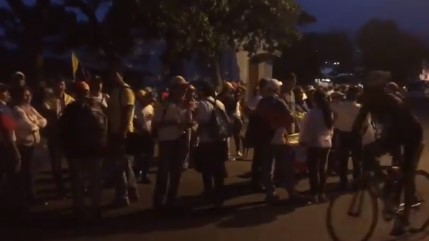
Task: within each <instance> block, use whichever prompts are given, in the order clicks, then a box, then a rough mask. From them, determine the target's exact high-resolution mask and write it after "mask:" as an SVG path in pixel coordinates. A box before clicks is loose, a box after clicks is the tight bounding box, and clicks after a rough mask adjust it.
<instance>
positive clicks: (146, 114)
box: [135, 103, 155, 132]
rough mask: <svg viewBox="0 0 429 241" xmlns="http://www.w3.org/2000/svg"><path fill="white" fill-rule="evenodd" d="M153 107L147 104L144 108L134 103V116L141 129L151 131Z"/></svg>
mask: <svg viewBox="0 0 429 241" xmlns="http://www.w3.org/2000/svg"><path fill="white" fill-rule="evenodd" d="M154 112H155V110H154V108H153V105H147V106H145V107H144V108H142V107H141V105H140V104H139V103H136V110H135V116H136V119H137V123H138V124H139V125H140V127H141V128H142V129H143V130H147V131H149V132H150V131H151V130H152V119H153V117H154Z"/></svg>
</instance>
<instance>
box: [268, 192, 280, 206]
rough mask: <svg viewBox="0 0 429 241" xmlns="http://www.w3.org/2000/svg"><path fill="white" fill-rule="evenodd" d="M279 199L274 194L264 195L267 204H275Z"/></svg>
mask: <svg viewBox="0 0 429 241" xmlns="http://www.w3.org/2000/svg"><path fill="white" fill-rule="evenodd" d="M278 200H279V196H277V195H276V194H269V195H267V196H265V202H266V203H267V204H275V203H276V202H277V201H278Z"/></svg>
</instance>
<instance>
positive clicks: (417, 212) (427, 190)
mask: <svg viewBox="0 0 429 241" xmlns="http://www.w3.org/2000/svg"><path fill="white" fill-rule="evenodd" d="M415 187H416V195H415V197H416V200H415V201H414V202H413V205H412V207H411V213H410V218H409V221H410V232H414V233H416V232H422V231H424V230H425V229H426V228H427V227H428V226H429V173H427V172H425V171H423V170H419V171H417V172H416V177H415Z"/></svg>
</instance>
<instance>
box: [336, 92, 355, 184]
mask: <svg viewBox="0 0 429 241" xmlns="http://www.w3.org/2000/svg"><path fill="white" fill-rule="evenodd" d="M358 94H359V89H358V88H357V87H350V88H349V89H348V91H347V94H346V100H345V101H340V102H335V103H331V110H332V112H333V113H334V116H335V122H334V128H335V129H336V130H337V133H336V138H338V139H337V141H336V144H337V146H336V159H337V161H338V168H339V170H338V172H339V176H340V188H341V189H342V190H346V189H347V188H348V178H347V171H348V160H349V155H350V154H351V156H352V161H353V178H354V179H356V178H357V177H358V176H359V175H360V173H361V154H362V153H361V151H362V143H361V138H360V137H359V136H356V135H354V134H353V133H352V128H353V123H354V121H355V120H356V117H357V115H358V114H359V111H360V108H361V105H360V104H358V103H357V98H358Z"/></svg>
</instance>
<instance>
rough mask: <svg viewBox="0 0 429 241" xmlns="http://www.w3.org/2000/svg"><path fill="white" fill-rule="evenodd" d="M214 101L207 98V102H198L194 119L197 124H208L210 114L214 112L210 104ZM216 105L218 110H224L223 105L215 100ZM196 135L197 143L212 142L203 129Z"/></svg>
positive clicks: (211, 98)
mask: <svg viewBox="0 0 429 241" xmlns="http://www.w3.org/2000/svg"><path fill="white" fill-rule="evenodd" d="M214 101H215V100H214V98H213V97H209V100H207V99H205V100H204V99H203V100H201V101H199V102H198V107H197V114H196V117H195V119H196V121H197V123H198V124H200V125H205V124H207V123H208V122H209V120H210V117H211V115H212V112H213V110H214V106H213V104H212V102H214ZM216 105H217V107H218V108H220V109H222V110H225V106H224V104H223V103H222V102H220V101H219V100H216ZM198 135H199V141H200V142H202V143H207V142H213V139H212V138H210V137H209V134H208V132H207V131H206V129H204V128H203V129H202V130H201V131H200V132H199V134H198Z"/></svg>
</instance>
